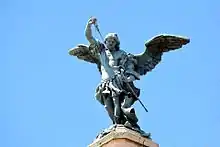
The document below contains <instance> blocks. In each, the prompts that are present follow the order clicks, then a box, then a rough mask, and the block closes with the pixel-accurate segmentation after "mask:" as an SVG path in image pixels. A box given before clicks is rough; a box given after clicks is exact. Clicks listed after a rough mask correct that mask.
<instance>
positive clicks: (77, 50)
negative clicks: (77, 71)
mask: <svg viewBox="0 0 220 147" xmlns="http://www.w3.org/2000/svg"><path fill="white" fill-rule="evenodd" d="M69 54H70V55H72V56H76V57H77V58H78V59H80V60H84V61H86V62H89V63H95V64H97V67H98V69H99V71H100V60H99V57H98V55H97V52H96V48H95V47H93V46H92V45H90V46H88V45H85V44H78V45H77V46H76V47H74V48H72V49H70V50H69Z"/></svg>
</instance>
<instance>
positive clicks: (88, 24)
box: [85, 17, 97, 44]
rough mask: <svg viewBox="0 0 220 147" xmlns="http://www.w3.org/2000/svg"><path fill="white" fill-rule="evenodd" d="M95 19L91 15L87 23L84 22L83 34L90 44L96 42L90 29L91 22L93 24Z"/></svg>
mask: <svg viewBox="0 0 220 147" xmlns="http://www.w3.org/2000/svg"><path fill="white" fill-rule="evenodd" d="M96 21H97V19H96V18H93V17H92V18H90V19H89V21H88V23H87V24H86V29H85V36H86V39H87V40H88V41H89V43H90V44H95V43H96V40H95V38H94V37H93V36H92V29H91V26H92V24H95V23H96Z"/></svg>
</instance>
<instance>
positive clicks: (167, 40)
mask: <svg viewBox="0 0 220 147" xmlns="http://www.w3.org/2000/svg"><path fill="white" fill-rule="evenodd" d="M92 25H94V26H95V27H96V29H97V30H98V27H97V19H96V18H94V17H93V18H90V19H89V21H88V23H87V25H86V29H85V36H86V38H87V40H88V41H89V45H84V44H79V45H78V46H76V47H75V48H73V49H70V50H69V54H70V55H73V56H76V57H77V58H79V59H81V60H85V61H87V62H90V63H94V64H96V65H97V67H98V70H99V71H100V74H101V77H102V79H101V83H100V84H99V85H98V87H97V89H96V99H97V100H98V101H99V102H100V103H101V104H102V105H103V106H104V107H105V109H106V110H107V112H108V115H109V117H110V118H111V120H112V123H113V124H115V125H118V124H120V125H124V126H125V127H128V128H130V129H133V130H136V131H139V132H140V133H142V134H143V135H145V136H147V137H149V134H146V133H144V131H142V130H141V129H140V127H139V125H138V124H137V122H138V118H137V116H136V113H135V110H134V108H133V107H132V105H133V104H134V102H135V101H137V100H138V101H140V100H139V95H140V89H139V88H137V87H135V85H134V81H135V80H140V77H141V76H143V75H146V74H147V73H148V72H150V71H151V70H152V69H154V68H155V66H156V65H158V63H160V61H161V59H162V55H163V54H164V53H165V52H169V51H171V50H176V49H179V48H181V47H182V46H183V45H186V44H187V43H189V41H190V40H189V39H188V38H186V37H182V36H176V35H169V34H161V35H158V36H155V37H153V38H152V39H150V40H148V41H147V42H146V43H145V47H146V48H145V51H144V52H143V53H141V54H138V55H133V54H131V53H126V52H125V51H123V50H121V49H120V40H119V37H118V35H117V34H116V33H109V34H107V35H106V37H105V38H104V40H103V42H101V41H99V40H97V39H95V38H94V37H93V36H92V29H91V27H92ZM98 31H99V30H98ZM99 33H100V32H99ZM140 102H141V101H140ZM141 104H142V103H141ZM142 106H143V107H144V108H145V106H144V105H143V104H142ZM145 110H146V111H147V109H146V108H145Z"/></svg>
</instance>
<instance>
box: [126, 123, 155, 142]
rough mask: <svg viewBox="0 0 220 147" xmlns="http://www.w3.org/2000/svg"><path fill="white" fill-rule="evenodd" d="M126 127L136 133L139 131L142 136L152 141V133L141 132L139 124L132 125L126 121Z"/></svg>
mask: <svg viewBox="0 0 220 147" xmlns="http://www.w3.org/2000/svg"><path fill="white" fill-rule="evenodd" d="M124 126H125V127H127V128H129V129H132V130H134V131H137V132H138V133H140V134H141V136H143V137H146V138H149V139H151V134H150V133H146V132H144V131H143V130H141V128H140V126H139V125H138V124H133V125H132V124H131V123H130V122H128V121H126V122H125V124H124Z"/></svg>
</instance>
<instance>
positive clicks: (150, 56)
mask: <svg viewBox="0 0 220 147" xmlns="http://www.w3.org/2000/svg"><path fill="white" fill-rule="evenodd" d="M189 42H190V40H189V39H188V38H185V37H182V36H176V35H169V34H162V35H158V36H155V37H153V38H151V39H150V40H148V41H147V42H146V43H145V47H146V49H145V51H144V52H143V53H141V54H139V55H135V58H136V59H137V67H136V72H138V73H139V74H140V75H145V74H146V73H147V72H149V71H151V70H152V69H154V68H155V66H156V65H157V64H158V63H159V62H160V61H161V58H162V54H163V53H164V52H168V51H171V50H176V49H179V48H181V47H182V46H183V45H186V44H187V43H189Z"/></svg>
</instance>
